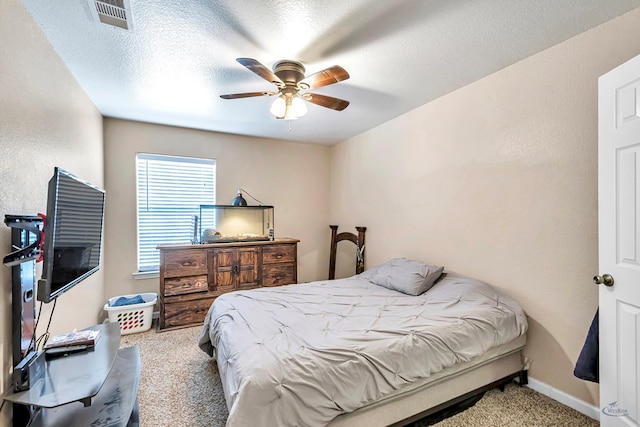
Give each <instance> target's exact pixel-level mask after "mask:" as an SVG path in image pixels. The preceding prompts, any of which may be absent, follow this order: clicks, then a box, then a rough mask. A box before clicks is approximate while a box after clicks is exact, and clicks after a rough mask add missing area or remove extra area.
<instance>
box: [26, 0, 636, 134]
mask: <svg viewBox="0 0 640 427" xmlns="http://www.w3.org/2000/svg"><path fill="white" fill-rule="evenodd" d="M130 1H131V12H132V17H133V29H132V30H130V31H127V30H123V29H120V28H116V27H112V26H109V25H105V24H100V23H98V22H96V21H95V20H94V19H93V17H92V14H91V12H90V8H89V4H88V2H87V1H86V0H64V1H47V0H23V4H24V6H25V8H26V9H27V11H28V12H29V13H30V14H31V15H32V16H33V18H34V20H35V21H36V22H37V23H38V25H39V26H40V27H41V28H42V31H43V32H44V34H45V36H46V37H47V38H48V40H49V41H50V43H51V44H52V46H53V47H54V49H55V50H56V52H57V53H58V54H59V55H60V57H61V58H62V60H63V61H64V62H65V64H66V65H67V67H68V68H69V70H70V71H71V73H72V74H73V75H74V76H75V78H76V79H77V81H78V83H79V84H80V85H81V86H82V87H83V88H84V90H85V91H86V93H87V94H88V96H89V97H90V98H91V99H92V101H93V102H94V103H95V105H96V106H97V108H98V109H99V110H100V111H101V112H102V114H103V115H105V116H109V117H117V118H123V119H130V120H138V121H144V122H151V123H162V124H168V125H175V126H184V127H190V128H196V129H205V130H212V131H219V132H228V133H235V134H242V135H253V136H260V137H268V138H276V139H285V140H292V141H303V142H310V143H319V144H333V143H336V142H339V141H343V140H345V139H347V138H349V137H352V136H354V135H357V134H359V133H362V132H364V131H366V130H368V129H371V128H372V127H375V126H377V125H379V124H381V123H383V122H386V121H388V120H390V119H392V118H394V117H396V116H398V115H401V114H403V113H405V112H407V111H409V110H411V109H413V108H415V107H417V106H420V105H422V104H425V103H427V102H429V101H431V100H433V99H435V98H438V97H440V96H442V95H444V94H446V93H448V92H451V91H453V90H455V89H457V88H460V87H462V86H465V85H467V84H469V83H471V82H473V81H476V80H478V79H481V78H482V77H484V76H486V75H488V74H491V73H493V72H495V71H497V70H499V69H501V68H504V67H506V66H508V65H510V64H513V63H515V62H517V61H519V60H521V59H523V58H526V57H527V56H530V55H532V54H535V53H537V52H540V51H541V50H544V49H546V48H548V47H550V46H553V45H554V44H557V43H559V42H562V41H564V40H566V39H568V38H570V37H573V36H575V35H577V34H579V33H581V32H584V31H586V30H588V29H590V28H592V27H594V26H597V25H599V24H601V23H603V22H605V21H608V20H610V19H612V18H614V17H616V16H619V15H621V14H623V13H625V12H627V11H629V10H632V9H634V8H636V7H640V0H625V1H621V0H535V1H532V0H482V1H479V0H325V1H314V0H307V1H302V0H287V1H284V0H261V1H258V0H218V1H214V0H208V1H207V0H171V1H169V0H130ZM238 57H249V58H254V59H257V60H258V61H260V62H261V63H262V64H264V65H265V66H267V67H268V68H271V67H272V66H273V65H274V63H276V62H277V61H278V60H282V59H292V60H297V61H300V62H302V63H303V64H304V66H305V67H306V70H307V75H309V74H312V73H315V72H317V71H320V70H322V69H324V68H326V67H329V66H332V65H336V64H337V65H341V66H342V67H343V68H345V69H346V70H347V71H348V72H349V74H350V75H351V78H350V79H349V80H346V81H343V82H340V83H336V84H334V85H330V86H325V87H322V88H319V89H316V90H314V91H313V92H317V93H321V94H324V95H329V96H334V97H338V98H342V99H346V100H348V101H350V103H351V104H350V105H349V107H348V108H347V109H345V110H344V111H342V112H337V111H334V110H330V109H327V108H323V107H319V106H316V105H313V104H309V112H308V114H307V115H306V116H304V117H302V118H300V119H299V120H296V121H284V120H277V119H275V118H274V117H273V116H271V115H270V114H269V106H270V104H271V102H272V101H273V99H274V98H273V97H257V98H244V99H235V100H223V99H221V98H220V95H222V94H227V93H237V92H254V91H269V90H273V88H274V86H273V85H271V84H270V83H269V82H267V81H265V80H263V79H261V78H260V77H258V76H257V75H256V74H254V73H252V72H251V71H249V70H248V69H246V68H244V67H242V66H241V65H240V64H238V63H237V62H236V60H235V59H236V58H238Z"/></svg>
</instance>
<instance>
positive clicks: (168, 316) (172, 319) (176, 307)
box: [163, 298, 214, 328]
mask: <svg viewBox="0 0 640 427" xmlns="http://www.w3.org/2000/svg"><path fill="white" fill-rule="evenodd" d="M213 300H214V298H203V299H199V300H192V301H184V302H171V303H165V304H164V317H163V318H164V326H163V328H171V327H174V326H187V325H197V324H200V323H202V322H204V318H205V317H206V315H207V312H208V311H209V307H211V304H212V303H213Z"/></svg>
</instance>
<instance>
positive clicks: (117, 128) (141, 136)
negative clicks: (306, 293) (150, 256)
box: [104, 118, 330, 297]
mask: <svg viewBox="0 0 640 427" xmlns="http://www.w3.org/2000/svg"><path fill="white" fill-rule="evenodd" d="M104 130H105V133H104V135H105V182H106V184H105V185H106V190H107V206H106V224H105V228H106V232H105V233H106V234H105V246H106V250H107V252H108V256H107V257H106V260H105V261H106V262H105V271H106V273H105V274H106V283H107V295H106V296H107V297H111V296H114V295H123V294H132V293H139V292H158V279H157V278H153V279H144V280H136V279H133V277H132V273H134V272H135V271H136V250H137V249H136V186H135V156H136V153H139V152H142V153H155V154H170V155H178V156H188V157H204V158H212V159H215V160H216V175H217V184H216V186H217V188H216V198H217V199H216V200H217V203H219V204H230V203H231V200H233V198H234V197H235V195H236V191H237V189H238V188H244V189H246V190H247V191H248V192H249V193H251V194H252V195H253V196H255V197H257V198H258V199H259V200H261V201H262V202H263V203H265V204H268V205H273V206H274V208H275V209H274V215H275V234H276V237H293V238H296V239H300V243H299V245H298V280H299V281H303V282H304V281H310V280H316V279H318V278H321V277H326V275H327V271H326V270H327V268H328V264H329V260H328V252H329V237H330V230H329V222H328V218H329V169H330V168H329V158H330V148H329V147H326V146H320V145H310V144H298V143H290V142H282V141H274V140H269V139H258V138H252V137H242V136H237V135H227V134H220V133H212V132H204V131H198V130H193V129H185V128H177V127H170V126H161V125H154V124H146V123H139V122H131V121H124V120H118V119H109V118H107V119H105V121H104ZM245 197H246V196H245ZM246 198H247V201H248V202H249V204H255V202H253V201H252V200H251V198H249V197H246Z"/></svg>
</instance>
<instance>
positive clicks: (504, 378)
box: [327, 337, 528, 427]
mask: <svg viewBox="0 0 640 427" xmlns="http://www.w3.org/2000/svg"><path fill="white" fill-rule="evenodd" d="M522 338H523V339H522V343H520V344H519V346H518V348H516V349H513V350H511V351H508V352H506V353H504V354H498V355H496V356H494V357H492V358H490V359H489V360H486V361H483V362H481V363H478V364H470V366H468V367H467V368H465V369H462V370H459V371H458V372H455V373H452V374H448V373H447V372H446V371H447V369H445V370H444V371H443V372H442V373H439V374H438V375H435V376H434V377H436V378H434V380H433V381H430V382H428V383H427V384H424V385H423V386H421V387H418V388H416V389H414V390H411V391H408V392H405V393H400V394H396V395H394V396H391V397H390V398H387V399H384V400H382V401H379V402H375V403H373V404H371V405H368V406H365V407H363V408H360V409H358V410H356V411H354V412H351V413H348V414H343V415H340V416H338V417H336V418H335V419H334V420H333V421H331V422H330V423H329V424H328V425H327V427H372V426H393V427H401V426H406V425H407V424H410V423H412V422H415V421H418V420H420V419H422V418H425V417H428V416H429V415H433V414H435V413H436V412H438V411H441V410H443V409H446V408H449V407H451V406H453V405H456V404H458V403H461V402H464V401H465V400H468V399H470V398H472V397H474V396H477V395H479V394H481V393H484V392H486V391H488V390H491V389H493V388H496V387H499V388H500V389H501V390H504V387H505V385H506V384H508V383H510V382H512V381H513V380H514V379H517V380H518V384H520V385H525V384H527V383H528V374H527V372H528V371H527V370H526V368H525V366H524V363H523V360H524V358H523V355H522V348H523V347H524V343H525V342H526V339H525V338H524V337H522Z"/></svg>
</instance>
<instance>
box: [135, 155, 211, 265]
mask: <svg viewBox="0 0 640 427" xmlns="http://www.w3.org/2000/svg"><path fill="white" fill-rule="evenodd" d="M136 169H137V194H138V271H140V272H145V271H156V270H158V269H159V264H160V258H159V251H158V250H157V249H156V247H157V245H158V244H160V243H179V242H181V243H184V242H189V241H190V240H191V239H192V238H193V217H194V215H199V213H200V205H212V204H215V176H216V162H215V160H211V159H197V158H190V157H175V156H161V155H156V154H143V153H140V154H138V155H137V156H136Z"/></svg>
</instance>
